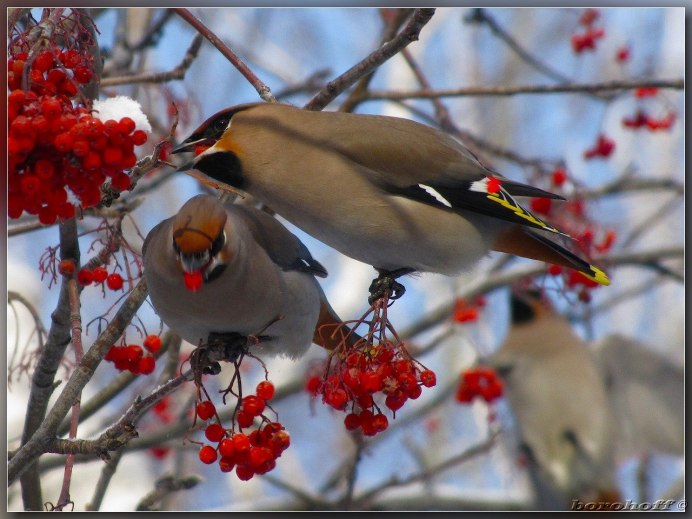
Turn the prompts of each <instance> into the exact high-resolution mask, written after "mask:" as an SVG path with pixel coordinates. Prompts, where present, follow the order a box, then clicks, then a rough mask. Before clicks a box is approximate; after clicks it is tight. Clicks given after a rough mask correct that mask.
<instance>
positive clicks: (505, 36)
mask: <svg viewBox="0 0 692 519" xmlns="http://www.w3.org/2000/svg"><path fill="white" fill-rule="evenodd" d="M465 21H467V22H471V23H484V24H486V25H487V26H488V28H489V29H490V30H491V31H492V32H493V34H495V35H496V36H497V37H498V38H500V39H501V40H502V41H504V42H505V43H506V44H507V45H508V46H509V48H510V49H512V50H513V51H514V52H515V53H516V54H517V55H518V56H519V57H520V58H521V59H522V60H524V61H525V62H526V63H528V64H529V65H531V66H532V67H533V68H535V69H536V70H538V71H540V72H542V73H543V74H545V75H546V76H548V77H549V78H551V79H554V80H555V81H558V82H560V83H569V81H570V79H569V78H568V77H567V76H564V75H563V74H560V73H559V72H557V71H556V70H553V69H552V68H550V67H548V65H546V64H544V63H543V62H541V61H540V60H538V59H537V58H534V57H533V56H532V55H531V54H530V53H529V52H527V51H526V50H524V48H523V47H522V46H521V45H519V43H518V42H517V41H516V40H515V39H514V38H513V37H512V36H510V34H509V33H508V32H507V31H505V30H504V29H503V28H502V27H501V26H500V24H498V23H497V22H496V21H495V18H493V17H492V16H490V15H489V14H488V12H487V10H486V9H482V8H476V9H473V10H472V12H471V14H469V15H468V16H467V17H466V18H465Z"/></svg>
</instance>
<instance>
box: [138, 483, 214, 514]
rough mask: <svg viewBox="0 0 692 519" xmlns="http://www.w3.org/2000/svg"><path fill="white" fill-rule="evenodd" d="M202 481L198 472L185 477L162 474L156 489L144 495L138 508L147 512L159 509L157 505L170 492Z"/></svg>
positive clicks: (189, 487)
mask: <svg viewBox="0 0 692 519" xmlns="http://www.w3.org/2000/svg"><path fill="white" fill-rule="evenodd" d="M202 481H203V480H202V478H201V477H200V476H198V475H197V474H192V475H191V476H185V477H175V476H172V475H165V476H161V477H160V478H159V479H157V480H156V483H155V484H154V490H153V491H151V492H150V493H148V494H147V495H146V496H144V497H143V498H142V499H141V500H140V502H139V503H138V504H137V508H136V510H137V511H145V512H149V511H155V510H158V508H157V506H156V505H157V504H158V503H160V502H161V501H162V500H163V499H165V498H166V497H167V496H168V495H169V494H172V493H173V492H178V491H180V490H189V489H191V488H194V487H196V486H197V485H199V484H200V483H201V482H202Z"/></svg>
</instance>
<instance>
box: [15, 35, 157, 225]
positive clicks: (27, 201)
mask: <svg viewBox="0 0 692 519" xmlns="http://www.w3.org/2000/svg"><path fill="white" fill-rule="evenodd" d="M27 58H28V55H27V54H26V53H18V54H16V55H14V56H13V57H12V58H10V59H8V62H7V67H8V89H9V91H10V92H9V94H8V105H7V118H8V130H9V131H8V140H7V157H8V205H7V212H8V215H9V216H10V218H19V216H21V214H22V212H24V211H26V212H27V213H29V214H36V215H38V218H39V221H40V222H41V223H43V224H46V225H50V224H52V223H54V222H55V221H56V219H57V218H58V217H60V218H70V217H72V216H74V214H75V208H74V205H73V204H72V203H71V202H70V201H69V200H68V191H67V190H66V188H69V190H70V191H71V192H72V194H73V195H74V196H75V197H76V198H77V199H78V200H79V203H80V204H81V205H82V206H83V207H91V206H95V205H98V204H99V202H100V201H101V192H100V189H99V188H100V186H101V185H102V184H103V183H104V182H105V181H106V180H107V179H110V182H111V185H112V186H113V187H114V188H115V189H118V190H119V191H124V190H126V189H129V187H130V177H129V176H128V175H127V174H126V173H125V172H124V171H123V170H124V169H127V168H131V167H133V166H134V165H135V164H136V162H137V158H136V156H135V154H134V151H133V149H134V146H140V145H142V144H144V143H145V142H146V140H147V134H146V132H144V131H142V130H137V129H136V128H135V122H134V121H133V120H132V119H131V118H129V117H123V118H122V119H120V121H115V120H112V119H111V120H107V121H105V122H104V121H101V120H100V119H97V118H96V117H94V116H93V115H92V114H91V113H90V112H89V110H87V108H85V107H82V106H74V105H73V101H72V99H71V98H73V97H74V96H75V95H76V94H77V93H78V88H77V86H76V84H84V83H88V82H89V81H90V79H91V75H92V73H91V69H90V65H89V63H88V61H84V60H85V59H86V58H83V57H82V55H81V54H79V53H78V52H77V51H75V50H69V51H64V52H60V51H59V50H57V49H55V48H54V49H50V50H45V51H42V52H40V53H39V54H37V55H36V57H35V58H34V59H33V61H27ZM26 67H31V68H30V71H29V74H28V77H29V84H28V85H27V87H28V89H27V90H22V89H20V88H21V77H22V74H23V73H24V70H25V68H26Z"/></svg>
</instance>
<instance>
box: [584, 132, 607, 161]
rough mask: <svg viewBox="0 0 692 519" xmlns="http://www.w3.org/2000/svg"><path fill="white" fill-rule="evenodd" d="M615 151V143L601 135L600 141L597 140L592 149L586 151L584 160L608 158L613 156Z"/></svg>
mask: <svg viewBox="0 0 692 519" xmlns="http://www.w3.org/2000/svg"><path fill="white" fill-rule="evenodd" d="M613 151H615V141H614V140H613V139H611V138H610V137H608V136H606V135H604V134H600V135H599V136H598V139H596V143H595V144H594V145H593V146H592V147H591V148H589V149H587V150H585V151H584V158H585V159H593V158H596V157H602V158H608V157H610V156H611V155H612V153H613Z"/></svg>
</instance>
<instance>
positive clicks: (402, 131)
mask: <svg viewBox="0 0 692 519" xmlns="http://www.w3.org/2000/svg"><path fill="white" fill-rule="evenodd" d="M291 109H292V108H289V110H291ZM292 110H296V112H297V113H295V114H292V116H291V117H290V118H287V119H288V121H289V122H288V123H286V124H287V125H288V126H290V127H291V129H292V130H293V131H294V132H295V133H294V134H293V135H294V138H298V139H314V140H315V141H316V142H315V143H314V144H315V145H318V146H321V147H325V148H329V149H331V150H332V151H334V152H336V153H339V154H341V155H343V156H344V157H346V158H348V159H349V160H351V161H353V162H356V163H358V164H359V165H361V166H362V167H363V170H364V172H365V174H366V175H368V177H369V180H370V181H371V182H372V183H373V184H375V185H377V186H379V187H380V188H381V189H383V190H384V191H385V192H388V193H391V194H395V195H399V196H404V197H407V198H412V199H414V200H417V201H419V202H423V203H427V204H430V205H434V206H437V207H440V208H445V207H446V208H448V209H450V210H455V209H465V210H469V211H473V212H476V213H480V214H483V215H486V216H491V217H494V218H499V219H501V220H506V221H509V222H513V223H517V224H521V225H526V226H529V227H534V228H537V229H542V230H545V231H549V232H551V233H555V234H563V235H564V233H562V232H561V231H559V230H558V229H556V228H555V227H553V226H551V225H549V224H548V223H546V222H545V221H543V220H542V219H540V218H538V217H537V216H536V215H535V214H533V213H531V212H530V211H528V210H526V209H525V208H523V207H522V206H521V205H519V203H518V202H517V201H516V200H515V199H514V198H513V197H514V196H528V197H546V198H555V199H562V197H561V196H559V195H556V194H554V193H550V192H548V191H544V190H542V189H539V188H536V187H533V186H529V185H527V184H523V183H521V182H515V181H511V180H508V179H506V178H504V177H502V176H501V175H500V174H498V173H496V172H494V171H492V170H491V169H489V168H487V167H485V166H483V165H482V164H481V163H480V162H479V160H478V159H477V158H476V156H475V155H474V154H473V153H472V152H471V151H470V150H468V149H467V148H466V147H465V146H464V145H462V144H461V143H460V142H458V141H457V140H455V139H454V138H452V137H451V136H449V135H448V134H446V133H444V132H442V131H440V130H437V129H435V128H432V127H430V126H426V125H423V124H419V123H416V122H414V121H410V120H408V119H400V118H396V117H383V116H376V115H361V114H358V115H356V114H350V113H337V112H334V113H316V112H306V111H304V110H297V109H292ZM327 117H328V118H329V119H327ZM281 124H282V125H283V124H285V123H283V120H282V123H281ZM307 132H311V133H310V134H308V133H307ZM315 134H316V135H315Z"/></svg>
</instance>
